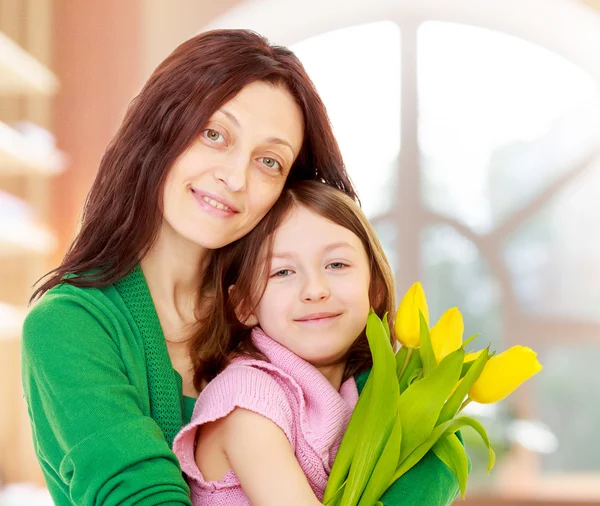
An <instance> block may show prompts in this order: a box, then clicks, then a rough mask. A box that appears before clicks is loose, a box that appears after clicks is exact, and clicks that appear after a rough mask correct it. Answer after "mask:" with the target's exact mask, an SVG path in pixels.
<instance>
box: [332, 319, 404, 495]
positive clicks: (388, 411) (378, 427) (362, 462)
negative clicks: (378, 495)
mask: <svg viewBox="0 0 600 506" xmlns="http://www.w3.org/2000/svg"><path fill="white" fill-rule="evenodd" d="M367 339H368V341H369V347H370V349H371V354H372V355H373V369H372V370H371V376H372V377H373V386H372V393H371V397H370V399H369V408H368V410H367V414H366V416H365V419H364V427H367V428H368V430H363V431H362V432H361V434H360V435H359V437H358V441H357V443H356V449H355V451H354V455H353V457H352V464H351V466H350V471H349V473H348V479H347V483H346V487H345V489H344V494H343V496H342V504H356V503H357V502H358V500H359V499H360V496H361V495H362V493H363V491H364V489H365V486H366V485H367V482H368V479H369V477H370V476H371V473H372V472H373V469H374V467H375V465H376V464H377V460H378V459H379V456H380V455H381V452H382V451H383V449H384V447H385V444H386V442H387V441H388V438H389V435H390V433H391V430H392V427H393V426H394V423H395V421H396V418H397V413H398V402H399V395H400V392H399V387H398V381H397V378H396V359H395V356H394V350H393V349H392V345H391V343H390V340H389V338H388V337H387V335H386V333H385V329H384V327H383V323H382V321H381V320H380V319H379V317H378V316H377V315H376V314H375V312H373V311H372V310H371V312H370V313H369V317H368V319H367ZM353 416H354V415H353ZM351 418H352V417H351ZM336 459H337V457H336ZM334 490H337V488H336V489H334Z"/></svg>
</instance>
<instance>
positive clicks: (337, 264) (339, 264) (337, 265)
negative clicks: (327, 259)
mask: <svg viewBox="0 0 600 506" xmlns="http://www.w3.org/2000/svg"><path fill="white" fill-rule="evenodd" d="M328 267H331V268H332V269H343V268H344V267H346V264H345V263H344V262H331V263H330V264H329V265H328Z"/></svg>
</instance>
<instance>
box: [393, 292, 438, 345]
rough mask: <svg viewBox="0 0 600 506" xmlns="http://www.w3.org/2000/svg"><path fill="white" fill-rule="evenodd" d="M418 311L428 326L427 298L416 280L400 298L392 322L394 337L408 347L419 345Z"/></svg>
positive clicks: (419, 321)
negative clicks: (394, 318)
mask: <svg viewBox="0 0 600 506" xmlns="http://www.w3.org/2000/svg"><path fill="white" fill-rule="evenodd" d="M419 311H421V312H422V313H423V316H424V317H425V321H426V322H427V326H429V309H428V307H427V299H426V298H425V292H424V291H423V287H422V286H421V283H419V282H417V283H415V284H414V285H412V286H411V287H410V288H409V289H408V291H407V292H406V295H404V297H403V298H402V302H400V307H399V308H398V312H397V313H396V322H395V324H394V331H395V334H396V339H398V341H400V342H401V343H402V345H403V346H406V347H408V348H418V347H419V342H420V323H421V320H420V318H419Z"/></svg>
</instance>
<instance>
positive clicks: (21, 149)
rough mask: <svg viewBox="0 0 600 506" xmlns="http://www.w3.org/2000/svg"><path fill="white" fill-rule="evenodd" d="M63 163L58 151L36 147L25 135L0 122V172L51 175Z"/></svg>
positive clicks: (57, 170) (55, 172)
mask: <svg viewBox="0 0 600 506" xmlns="http://www.w3.org/2000/svg"><path fill="white" fill-rule="evenodd" d="M64 165H65V164H64V155H63V154H62V153H61V152H60V151H57V150H51V151H48V150H46V149H39V148H37V149H36V146H35V145H32V142H31V141H29V140H28V139H27V137H25V136H24V135H23V134H21V133H20V132H18V131H17V130H15V129H14V128H11V127H9V126H8V125H6V124H5V123H2V122H0V174H39V175H53V174H58V173H59V172H62V171H63V169H64Z"/></svg>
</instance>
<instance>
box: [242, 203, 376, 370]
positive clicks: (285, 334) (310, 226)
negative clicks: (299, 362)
mask: <svg viewBox="0 0 600 506" xmlns="http://www.w3.org/2000/svg"><path fill="white" fill-rule="evenodd" d="M370 281H371V275H370V270H369V260H368V257H367V253H366V251H365V248H364V247H363V244H362V242H361V240H360V239H359V238H358V237H357V236H356V235H355V234H354V233H352V232H351V231H350V230H348V229H346V228H344V227H342V226H340V225H337V224H335V223H333V222H331V221H329V220H327V219H325V218H323V217H322V216H319V215H318V214H315V213H314V212H312V211H310V210H308V209H306V208H305V207H300V206H298V207H296V208H295V209H294V210H292V212H291V213H290V215H289V216H288V217H287V218H286V219H285V221H284V222H283V223H282V225H281V226H280V227H279V229H278V230H277V232H276V233H275V237H274V247H273V260H272V263H271V267H270V271H269V280H268V283H267V286H266V290H265V292H264V295H263V297H262V299H261V300H260V303H259V304H258V306H257V308H256V311H255V313H254V315H253V316H252V317H251V320H257V321H258V323H259V324H260V326H261V328H262V329H263V330H264V331H265V333H266V334H267V335H268V336H270V337H271V338H272V339H274V340H275V341H277V342H279V343H280V344H282V345H283V346H285V347H286V348H288V349H289V350H290V351H292V352H293V353H295V354H296V355H298V356H299V357H301V358H303V359H304V360H306V361H307V362H310V363H311V364H313V365H315V366H316V367H326V366H330V365H333V364H338V363H343V360H344V359H345V358H346V356H347V352H348V350H349V348H350V346H351V345H352V343H353V342H354V341H355V340H356V338H357V337H358V336H359V335H360V333H361V332H362V331H363V329H364V328H365V325H366V321H367V316H368V314H369V308H370V302H369V285H370ZM249 323H251V324H252V323H256V321H251V322H249Z"/></svg>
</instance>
